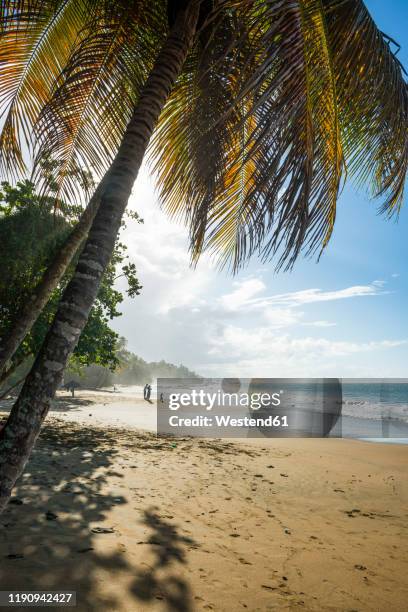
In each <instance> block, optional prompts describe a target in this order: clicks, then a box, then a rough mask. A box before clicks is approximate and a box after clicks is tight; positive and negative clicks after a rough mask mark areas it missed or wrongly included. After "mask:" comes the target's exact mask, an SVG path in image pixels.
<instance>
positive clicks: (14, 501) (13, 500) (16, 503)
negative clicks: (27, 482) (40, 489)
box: [9, 497, 24, 506]
mask: <svg viewBox="0 0 408 612" xmlns="http://www.w3.org/2000/svg"><path fill="white" fill-rule="evenodd" d="M9 504H14V506H22V505H23V504H24V502H23V500H22V499H20V498H19V497H12V498H11V499H10V501H9Z"/></svg>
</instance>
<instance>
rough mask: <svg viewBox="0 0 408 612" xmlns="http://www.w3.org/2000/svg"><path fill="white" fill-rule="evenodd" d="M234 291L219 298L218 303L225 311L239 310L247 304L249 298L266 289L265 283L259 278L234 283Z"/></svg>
mask: <svg viewBox="0 0 408 612" xmlns="http://www.w3.org/2000/svg"><path fill="white" fill-rule="evenodd" d="M234 287H235V289H234V291H232V293H227V294H225V295H222V296H221V297H220V298H219V303H220V304H221V306H222V307H223V308H225V309H226V310H239V309H240V308H241V307H242V306H245V305H246V304H248V303H249V302H250V300H251V298H252V297H253V296H254V295H256V294H257V293H260V292H261V291H263V290H264V289H266V285H265V283H263V282H262V281H261V280H260V279H259V278H249V279H245V280H243V281H241V282H239V281H235V282H234Z"/></svg>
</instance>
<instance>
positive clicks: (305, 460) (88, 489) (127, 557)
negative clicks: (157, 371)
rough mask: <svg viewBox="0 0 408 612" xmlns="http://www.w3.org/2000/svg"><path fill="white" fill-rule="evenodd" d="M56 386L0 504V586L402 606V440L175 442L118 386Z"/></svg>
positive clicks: (407, 513) (406, 505)
mask: <svg viewBox="0 0 408 612" xmlns="http://www.w3.org/2000/svg"><path fill="white" fill-rule="evenodd" d="M61 395H62V396H63V397H62V398H60V400H59V402H58V404H57V405H56V406H55V409H54V410H53V411H52V412H51V413H50V415H49V417H48V418H47V424H46V426H45V428H44V430H43V432H42V435H41V437H40V440H39V442H38V444H37V446H36V449H35V451H34V453H33V456H32V458H31V460H30V463H29V465H28V466H27V468H26V471H25V474H24V476H23V477H22V478H21V479H20V481H19V483H18V487H17V488H16V490H15V495H14V498H13V499H12V503H10V504H9V506H8V508H7V510H6V511H5V513H4V514H3V515H2V516H1V518H0V558H1V562H0V584H1V589H3V590H5V589H10V590H17V589H23V588H25V589H30V590H34V589H41V590H44V589H50V590H59V589H74V590H76V591H77V600H78V605H77V608H76V609H77V610H80V611H82V610H98V611H99V610H103V611H105V610H106V611H108V610H109V611H110V610H112V611H113V610H114V611H116V610H118V611H122V610H123V611H126V612H129V611H134V610H135V611H144V610H146V611H148V610H154V611H180V612H195V611H196V610H197V611H200V610H215V611H221V612H224V611H225V612H227V611H228V612H230V611H233V612H235V611H238V610H249V611H265V610H278V611H280V610H297V609H300V610H310V611H330V610H333V611H334V610H342V611H343V610H344V611H347V612H351V611H352V610H358V611H366V610H367V611H368V610H373V611H374V610H375V611H387V612H388V611H391V610H392V611H393V612H394V611H396V612H399V611H401V612H402V611H405V610H406V602H407V598H408V584H407V575H408V557H407V555H406V550H407V544H408V535H407V519H408V484H407V478H406V467H407V460H408V446H402V445H401V446H398V445H395V446H391V445H385V444H371V443H367V442H358V441H353V440H316V439H313V440H307V439H297V440H295V439H291V440H290V439H288V440H285V439H279V440H269V441H265V440H254V441H248V440H241V441H221V440H199V439H191V438H183V439H178V440H175V441H174V440H171V439H168V438H157V437H156V436H155V435H153V434H152V433H150V432H149V431H148V430H149V429H151V423H152V419H154V420H155V411H154V405H152V406H151V412H149V407H146V405H145V402H143V400H135V398H134V396H132V394H129V396H126V394H125V393H124V394H113V393H108V392H105V393H102V392H86V391H82V390H81V391H79V393H78V394H77V397H76V398H74V399H71V398H69V397H68V396H67V394H61ZM6 405H7V403H6V404H5V406H6ZM89 415H92V416H89ZM143 429H144V431H143Z"/></svg>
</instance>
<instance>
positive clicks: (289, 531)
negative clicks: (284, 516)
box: [284, 528, 292, 535]
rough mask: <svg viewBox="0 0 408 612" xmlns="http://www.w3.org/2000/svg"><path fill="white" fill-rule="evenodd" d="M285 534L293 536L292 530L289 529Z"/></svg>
mask: <svg viewBox="0 0 408 612" xmlns="http://www.w3.org/2000/svg"><path fill="white" fill-rule="evenodd" d="M284 532H285V533H286V534H287V535H291V534H292V532H291V530H290V529H287V528H286V529H284Z"/></svg>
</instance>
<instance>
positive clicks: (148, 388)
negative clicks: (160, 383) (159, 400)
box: [146, 385, 152, 402]
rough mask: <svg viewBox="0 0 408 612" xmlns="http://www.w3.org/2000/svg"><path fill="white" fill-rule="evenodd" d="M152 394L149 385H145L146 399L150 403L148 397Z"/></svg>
mask: <svg viewBox="0 0 408 612" xmlns="http://www.w3.org/2000/svg"><path fill="white" fill-rule="evenodd" d="M151 393H152V387H151V385H147V389H146V399H147V401H148V402H150V395H151Z"/></svg>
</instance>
